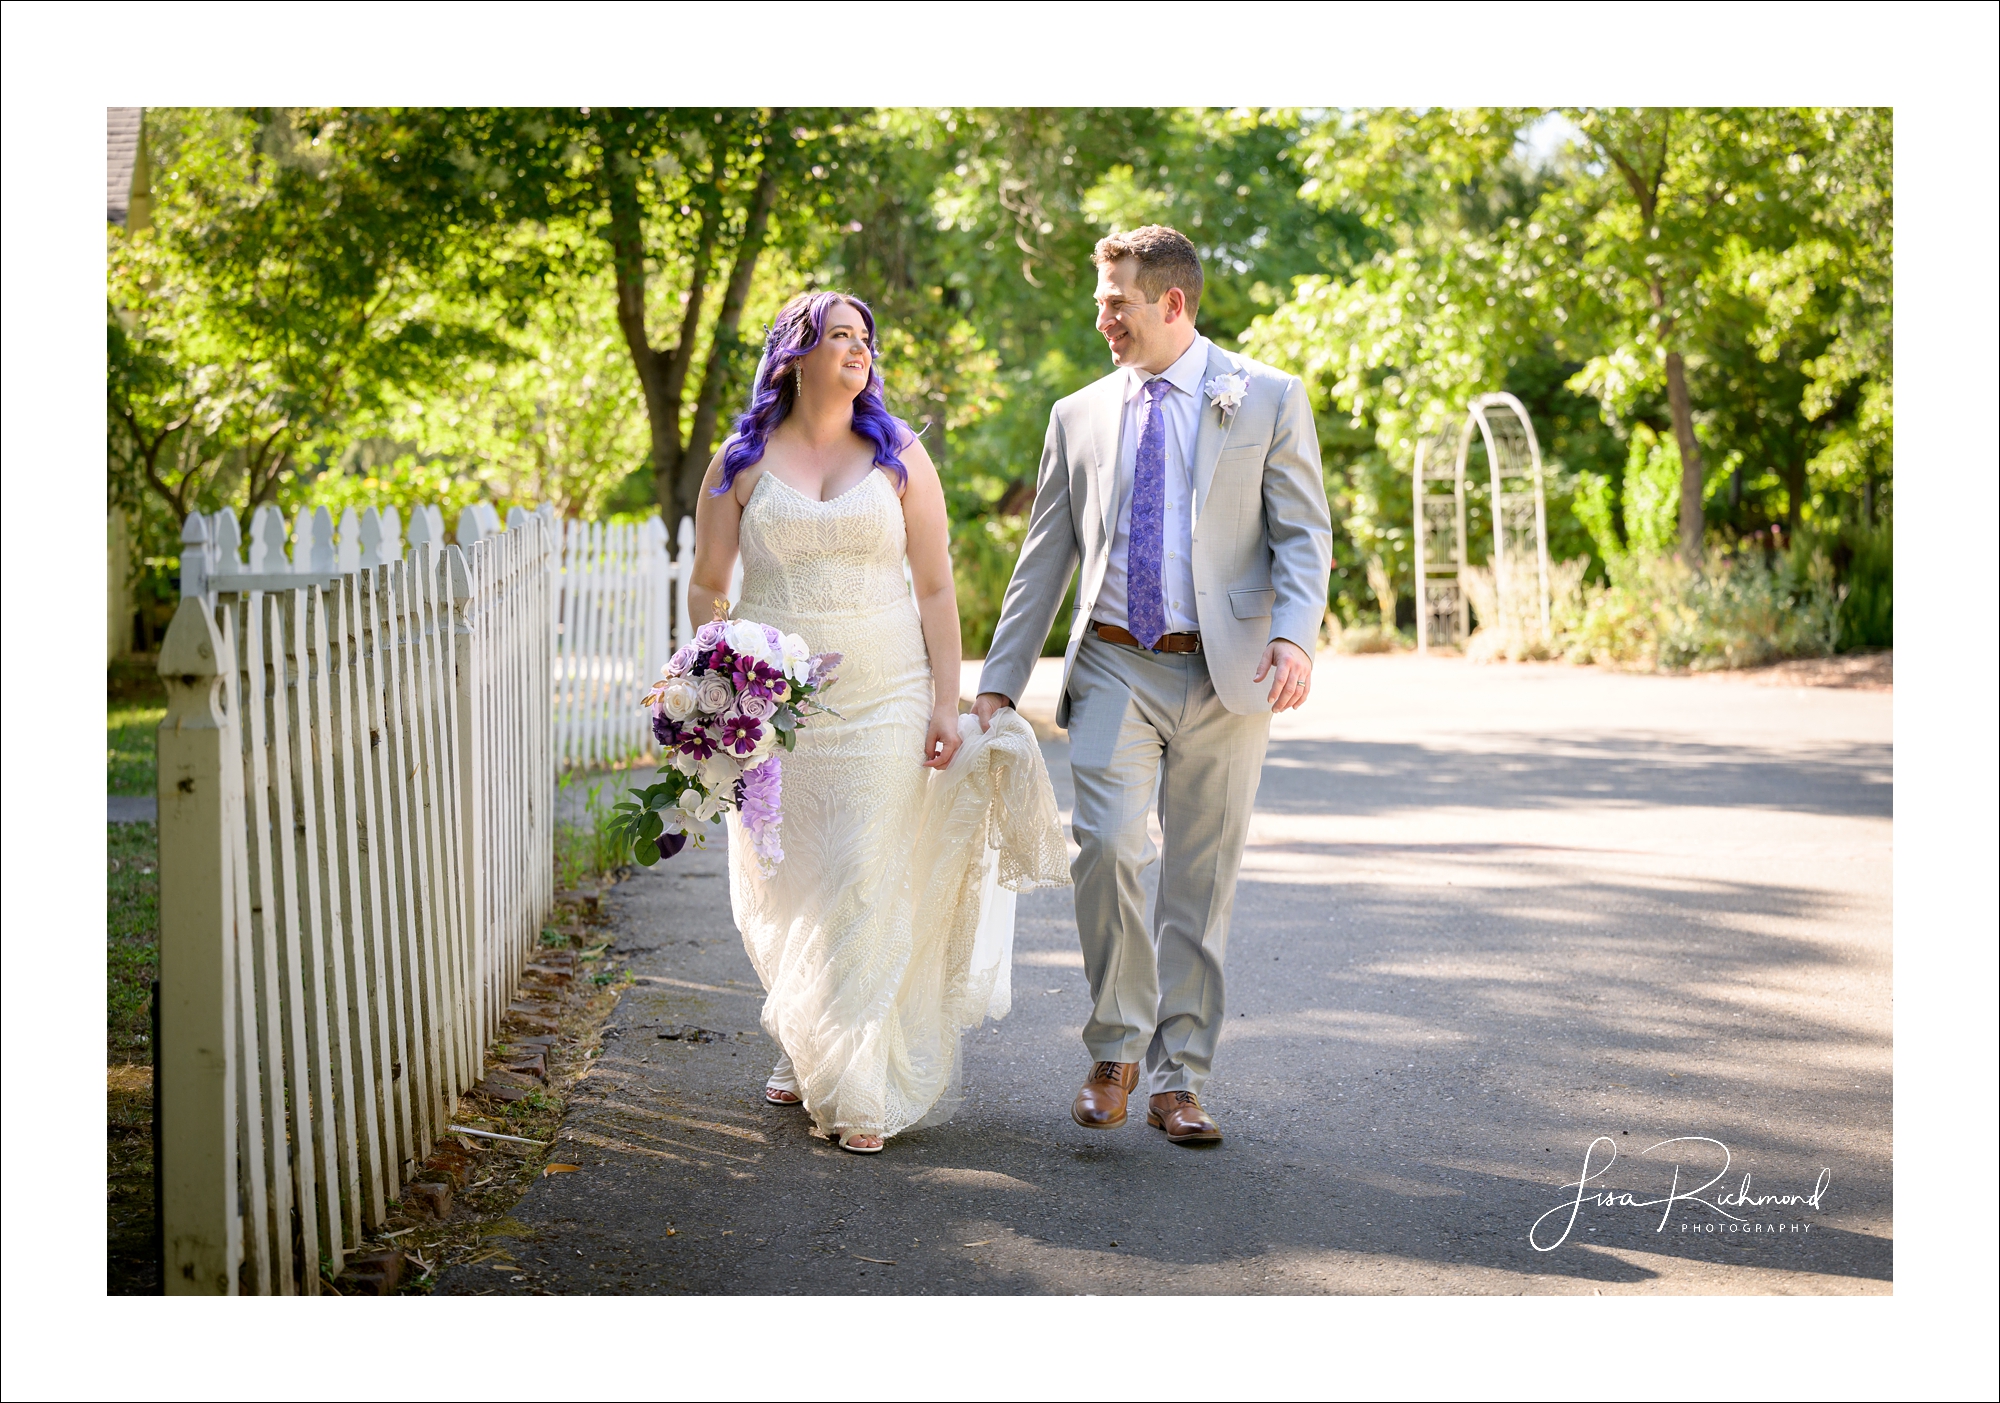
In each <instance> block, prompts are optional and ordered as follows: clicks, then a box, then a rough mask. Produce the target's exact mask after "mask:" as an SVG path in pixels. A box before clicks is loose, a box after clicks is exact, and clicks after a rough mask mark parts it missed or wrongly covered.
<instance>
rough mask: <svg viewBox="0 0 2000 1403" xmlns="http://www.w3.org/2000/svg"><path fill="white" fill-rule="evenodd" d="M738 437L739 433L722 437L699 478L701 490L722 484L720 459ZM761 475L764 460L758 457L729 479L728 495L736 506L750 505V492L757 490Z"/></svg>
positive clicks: (711, 489) (706, 490) (707, 490)
mask: <svg viewBox="0 0 2000 1403" xmlns="http://www.w3.org/2000/svg"><path fill="white" fill-rule="evenodd" d="M739 437H740V435H737V434H731V435H730V436H729V437H728V438H726V439H724V440H723V441H722V446H721V447H720V448H717V449H716V450H715V456H714V457H713V458H710V459H709V460H708V471H707V472H705V473H703V474H702V478H701V490H702V491H703V492H713V491H714V490H715V489H716V488H718V487H720V486H721V485H722V460H723V459H724V458H725V457H727V456H728V453H729V450H730V448H731V447H732V446H734V444H735V443H736V440H737V439H738V438H739ZM763 475H764V460H763V459H761V458H760V459H758V460H757V461H756V462H754V463H752V464H750V465H749V466H748V467H746V468H743V469H741V470H740V471H738V472H737V474H736V476H735V477H734V478H732V479H731V480H730V483H729V495H730V496H731V497H732V498H733V499H734V500H735V502H736V505H737V506H738V507H746V506H748V505H750V494H751V493H752V492H754V491H756V490H757V480H758V479H759V478H761V477H762V476H763Z"/></svg>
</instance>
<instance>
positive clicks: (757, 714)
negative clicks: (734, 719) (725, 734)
mask: <svg viewBox="0 0 2000 1403" xmlns="http://www.w3.org/2000/svg"><path fill="white" fill-rule="evenodd" d="M777 709H778V704H777V703H776V702H774V701H772V700H771V699H770V698H769V697H767V696H760V695H758V694H756V693H754V692H744V693H743V694H742V695H740V696H738V697H737V698H736V710H737V712H738V714H740V715H743V716H748V717H749V718H751V719H752V720H753V721H769V720H770V719H771V716H772V714H773V713H774V712H776V711H777Z"/></svg>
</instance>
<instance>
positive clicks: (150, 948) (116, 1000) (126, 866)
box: [104, 823, 160, 1066]
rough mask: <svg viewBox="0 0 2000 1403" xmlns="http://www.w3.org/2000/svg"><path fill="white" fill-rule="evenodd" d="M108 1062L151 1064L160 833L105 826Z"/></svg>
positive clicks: (144, 827)
mask: <svg viewBox="0 0 2000 1403" xmlns="http://www.w3.org/2000/svg"><path fill="white" fill-rule="evenodd" d="M104 845H105V849H106V854H105V855H106V858H107V864H106V865H107V867H108V869H109V870H108V871H107V873H106V876H105V888H106V890H105V916H106V919H105V935H106V936H107V950H106V953H105V974H106V979H107V981H108V985H109V987H108V989H107V991H106V994H105V1012H106V1018H105V1025H106V1026H105V1060H106V1061H107V1062H108V1063H111V1064H112V1065H114V1066H115V1065H117V1064H118V1063H121V1062H150V1061H152V1057H153V1049H152V1017H153V1016H152V983H153V981H154V980H155V979H157V978H158V977H159V967H160V966H159V949H160V946H159V941H160V875H159V866H160V859H159V851H160V838H159V829H158V828H156V827H155V826H154V825H152V824H150V823H112V824H107V825H106V826H105V841H104Z"/></svg>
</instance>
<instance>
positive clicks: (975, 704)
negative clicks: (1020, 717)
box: [972, 692, 1014, 731]
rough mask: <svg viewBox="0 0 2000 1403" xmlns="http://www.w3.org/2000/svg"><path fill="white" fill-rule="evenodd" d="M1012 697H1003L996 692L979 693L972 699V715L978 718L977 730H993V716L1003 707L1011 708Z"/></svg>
mask: <svg viewBox="0 0 2000 1403" xmlns="http://www.w3.org/2000/svg"><path fill="white" fill-rule="evenodd" d="M1013 704H1014V699H1013V698H1012V697H1003V696H1001V695H1000V694H999V693H998V692H981V693H980V694H979V695H978V696H976V697H974V698H973V699H972V714H973V715H974V716H977V717H978V718H979V729H980V730H982V731H990V730H992V729H993V714H994V713H995V712H997V711H998V710H1000V708H1001V707H1003V706H1012V705H1013Z"/></svg>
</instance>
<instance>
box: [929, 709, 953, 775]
mask: <svg viewBox="0 0 2000 1403" xmlns="http://www.w3.org/2000/svg"><path fill="white" fill-rule="evenodd" d="M956 754H958V708H957V707H956V706H949V707H945V706H941V707H939V708H938V709H937V710H935V711H933V712H932V713H931V726H930V730H929V731H928V732H926V733H925V735H924V768H925V769H930V770H942V769H943V768H944V767H945V766H946V765H949V764H950V763H951V757H952V756H954V755H956Z"/></svg>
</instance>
